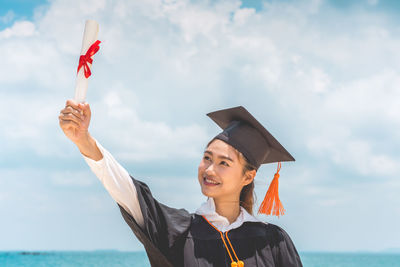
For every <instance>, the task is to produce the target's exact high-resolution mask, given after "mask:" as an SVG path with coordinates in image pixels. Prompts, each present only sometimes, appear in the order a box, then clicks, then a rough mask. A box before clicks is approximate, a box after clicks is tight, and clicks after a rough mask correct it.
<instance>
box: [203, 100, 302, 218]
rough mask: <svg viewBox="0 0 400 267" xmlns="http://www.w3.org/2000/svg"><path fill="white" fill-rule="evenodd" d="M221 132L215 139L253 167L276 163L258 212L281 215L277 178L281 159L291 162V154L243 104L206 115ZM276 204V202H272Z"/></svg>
mask: <svg viewBox="0 0 400 267" xmlns="http://www.w3.org/2000/svg"><path fill="white" fill-rule="evenodd" d="M207 116H208V117H210V118H211V119H212V120H213V121H214V122H215V123H216V124H217V125H218V126H220V127H221V128H222V129H223V131H222V132H221V133H220V134H218V135H217V136H216V137H215V138H214V139H219V140H222V141H224V142H226V143H227V144H229V145H231V146H232V147H234V148H235V149H237V150H238V151H239V152H241V153H242V154H243V156H244V157H245V158H246V159H247V161H248V162H249V163H250V164H252V165H253V166H254V167H256V169H258V168H259V167H260V165H261V164H265V163H273V162H278V168H277V171H276V173H275V175H274V179H273V180H272V182H271V184H270V186H269V189H268V191H267V194H266V195H265V198H264V201H263V202H262V204H261V206H260V208H259V210H258V213H264V214H267V215H269V214H271V212H272V214H273V215H277V216H279V215H281V214H284V209H283V206H282V203H281V201H280V200H279V194H278V185H279V183H278V179H279V171H280V169H281V162H282V161H294V160H295V159H294V158H293V157H292V155H290V153H289V152H288V151H287V150H286V149H285V148H284V147H283V146H282V145H281V144H280V143H279V142H278V140H276V139H275V138H274V137H273V136H272V134H270V133H269V132H268V131H267V129H265V128H264V126H262V125H261V123H259V122H258V121H257V120H256V119H255V118H254V117H253V115H251V114H250V112H248V111H247V110H246V109H245V108H244V107H242V106H238V107H234V108H228V109H223V110H218V111H215V112H211V113H208V114H207ZM274 203H275V205H274Z"/></svg>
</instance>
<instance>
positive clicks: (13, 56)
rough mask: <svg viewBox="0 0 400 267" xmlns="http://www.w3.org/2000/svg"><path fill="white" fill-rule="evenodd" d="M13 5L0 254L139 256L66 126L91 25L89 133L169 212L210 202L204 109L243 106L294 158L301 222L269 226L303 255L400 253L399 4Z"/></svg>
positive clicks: (0, 31)
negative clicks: (110, 252)
mask: <svg viewBox="0 0 400 267" xmlns="http://www.w3.org/2000/svg"><path fill="white" fill-rule="evenodd" d="M0 3H1V5H0V59H1V61H0V62H1V63H0V121H1V123H2V125H3V126H2V128H1V131H0V149H1V153H0V213H1V214H2V215H3V216H2V219H1V220H0V236H1V237H2V238H1V240H0V250H81V249H83V250H92V249H120V250H138V249H142V247H141V245H140V244H139V242H138V241H137V240H136V239H135V237H134V236H133V235H132V234H131V232H130V230H129V228H128V227H127V226H126V225H125V223H124V222H123V219H122V217H121V216H120V214H119V211H118V208H117V206H116V204H115V203H114V202H113V200H112V199H111V198H110V197H109V195H108V194H107V192H106V191H105V190H104V188H103V187H102V185H101V183H100V182H99V181H98V180H97V178H96V177H95V176H94V175H93V174H92V173H91V172H90V170H89V168H88V167H87V165H86V164H85V162H84V161H83V158H82V157H81V156H80V154H79V151H78V150H77V149H76V148H75V147H74V145H73V144H72V143H71V142H70V141H69V140H67V139H66V137H65V136H63V134H62V131H61V130H60V129H59V127H58V119H57V117H58V113H59V111H60V109H61V108H62V107H63V106H64V103H65V101H66V99H68V98H71V97H72V96H73V93H74V92H73V91H74V84H75V72H76V64H77V60H78V53H79V51H80V46H81V40H82V32H83V27H84V22H85V20H86V19H95V20H97V21H98V22H99V24H100V32H99V39H100V40H101V41H102V44H101V49H100V51H99V53H98V54H96V56H95V63H94V66H93V76H92V77H91V78H90V81H89V91H88V96H87V101H88V102H89V103H90V104H91V107H92V112H93V117H92V123H91V127H90V132H91V134H92V135H93V136H94V137H95V138H96V139H97V140H99V142H100V143H102V144H103V146H104V147H106V148H107V149H108V150H109V151H110V152H111V153H112V154H113V155H114V156H115V157H116V158H117V159H118V160H119V161H120V162H121V164H122V165H123V166H125V168H126V169H128V171H129V172H130V173H131V174H132V175H133V176H135V177H136V178H137V179H140V180H142V181H145V182H146V183H147V184H148V185H149V186H150V188H151V189H152V191H153V194H154V195H155V196H156V197H157V198H158V199H159V200H160V201H161V202H163V203H166V204H168V205H170V206H173V207H182V208H186V209H188V210H189V211H194V210H195V209H196V208H197V207H198V206H199V205H200V204H201V203H202V202H203V201H204V200H205V198H204V197H203V196H202V195H201V192H200V190H199V186H198V184H197V178H196V175H197V173H196V172H197V165H198V162H199V160H200V157H201V152H202V150H203V148H204V146H205V144H206V143H207V141H208V140H209V139H210V138H212V137H213V136H214V135H216V134H217V133H218V131H219V129H218V128H217V126H215V125H214V124H213V123H212V122H211V121H210V120H209V119H208V118H207V117H206V116H205V114H206V113H207V112H210V111H214V110H217V109H221V108H227V107H232V106H236V105H244V106H245V107H246V108H247V109H248V110H249V111H250V112H252V113H253V114H254V115H255V116H256V117H257V118H258V119H259V120H260V121H261V122H262V123H263V124H264V125H265V126H266V127H267V128H268V129H269V130H270V132H271V133H272V134H273V135H274V136H275V137H276V138H277V139H278V140H280V141H281V143H282V144H283V145H284V146H285V147H286V148H287V149H288V150H289V151H290V152H291V154H292V155H293V156H294V157H295V158H296V162H294V163H286V164H283V169H282V171H281V178H280V195H281V199H282V201H283V204H284V206H285V209H286V211H287V214H285V216H283V217H281V218H280V219H276V218H270V217H264V216H260V219H262V220H265V221H268V222H272V223H276V224H278V225H280V226H282V227H283V228H284V229H285V230H286V231H287V232H289V234H290V236H291V237H292V239H293V240H294V242H295V244H296V246H297V248H298V249H299V250H302V251H307V250H308V251H310V250H313V251H315V250H320V251H387V250H390V249H393V248H400V241H399V240H400V238H399V237H400V230H399V227H398V225H399V223H400V196H399V194H398V192H399V190H400V181H399V179H398V177H399V174H400V167H399V166H400V164H399V163H400V162H399V160H400V154H399V152H398V147H399V146H400V126H399V125H400V116H399V114H400V108H399V105H398V102H399V100H400V88H399V84H400V72H399V69H400V68H399V67H400V63H399V62H400V54H399V52H398V47H399V44H400V39H399V37H398V36H400V35H399V29H400V27H399V26H400V21H399V20H398V18H397V17H396V10H399V8H400V7H399V5H398V4H397V2H396V1H378V0H366V1H351V2H350V1H323V0H314V1H265V2H260V1H244V2H241V1H202V0H198V1H187V0H176V1H173V0H171V1H161V0H154V1H129V0H114V1H111V0H87V1H67V0H53V1H4V0H1V2H0ZM275 168H276V166H275V165H267V166H263V167H262V168H261V169H260V170H259V173H258V174H257V178H256V193H257V196H258V199H259V200H262V198H263V196H264V194H265V190H266V188H267V186H268V184H269V181H270V180H271V179H272V176H273V173H274V170H275ZM177 192H178V193H177ZM259 203H260V201H259V202H258V204H259Z"/></svg>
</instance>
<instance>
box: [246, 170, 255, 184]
mask: <svg viewBox="0 0 400 267" xmlns="http://www.w3.org/2000/svg"><path fill="white" fill-rule="evenodd" d="M256 173H257V171H256V170H251V171H247V172H246V173H245V174H244V181H243V182H244V183H243V186H245V185H248V184H251V182H253V180H254V177H256Z"/></svg>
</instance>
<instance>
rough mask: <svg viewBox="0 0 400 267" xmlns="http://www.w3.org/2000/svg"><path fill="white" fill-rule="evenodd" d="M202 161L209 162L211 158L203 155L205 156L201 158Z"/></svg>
mask: <svg viewBox="0 0 400 267" xmlns="http://www.w3.org/2000/svg"><path fill="white" fill-rule="evenodd" d="M203 159H204V160H207V161H210V160H211V158H210V157H209V156H207V155H205V156H204V157H203Z"/></svg>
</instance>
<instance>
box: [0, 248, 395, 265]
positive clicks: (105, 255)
mask: <svg viewBox="0 0 400 267" xmlns="http://www.w3.org/2000/svg"><path fill="white" fill-rule="evenodd" d="M299 254H300V257H301V259H302V262H303V265H304V266H305V267H366V266H368V267H400V253H399V252H397V251H395V252H318V251H314V252H312V251H303V252H300V253H299ZM0 266H2V267H3V266H4V267H16V266H18V267H20V266H24V267H25V266H28V267H29V266H39V267H48V266H60V267H69V266H82V267H89V266H90V267H93V266H116V267H123V266H135V267H149V266H150V263H149V261H148V259H147V255H146V252H145V251H118V250H94V251H0Z"/></svg>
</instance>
